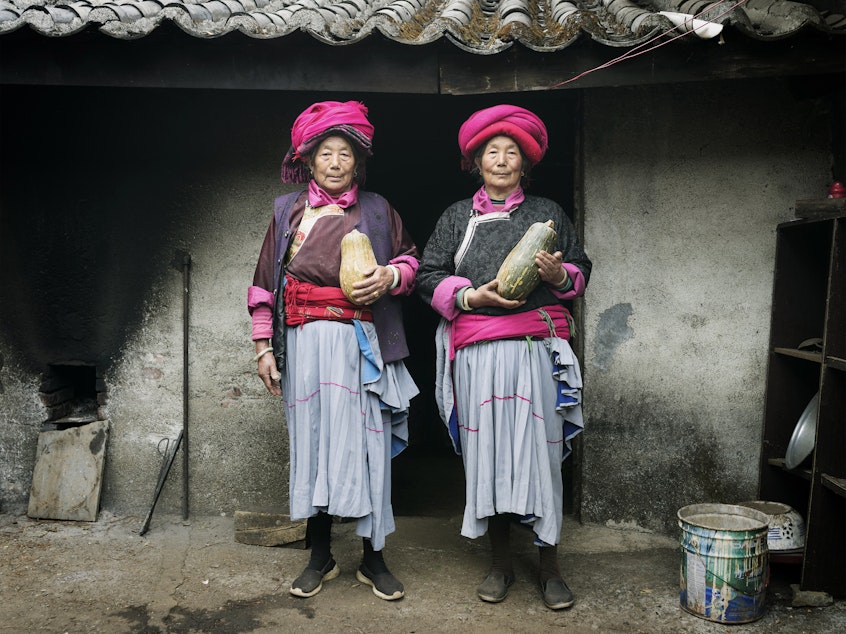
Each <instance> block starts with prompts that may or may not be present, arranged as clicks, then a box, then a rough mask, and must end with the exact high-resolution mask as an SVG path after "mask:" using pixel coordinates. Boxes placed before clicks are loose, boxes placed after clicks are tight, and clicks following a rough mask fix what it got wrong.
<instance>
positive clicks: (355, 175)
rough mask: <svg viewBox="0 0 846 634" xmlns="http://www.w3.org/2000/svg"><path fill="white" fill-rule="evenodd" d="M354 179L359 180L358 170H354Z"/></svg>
mask: <svg viewBox="0 0 846 634" xmlns="http://www.w3.org/2000/svg"><path fill="white" fill-rule="evenodd" d="M353 178H358V169H354V170H353Z"/></svg>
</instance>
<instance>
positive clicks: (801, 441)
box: [784, 392, 820, 469]
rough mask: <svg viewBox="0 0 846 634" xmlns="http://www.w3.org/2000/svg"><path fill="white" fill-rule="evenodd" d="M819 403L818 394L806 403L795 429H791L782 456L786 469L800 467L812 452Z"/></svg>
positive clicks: (815, 437) (815, 435)
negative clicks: (791, 432) (788, 440)
mask: <svg viewBox="0 0 846 634" xmlns="http://www.w3.org/2000/svg"><path fill="white" fill-rule="evenodd" d="M819 403H820V393H819V392H817V393H816V394H814V397H813V398H812V399H811V400H810V401H808V404H807V405H806V406H805V410H804V411H803V412H802V415H801V416H800V417H799V421H798V422H797V423H796V427H794V428H793V435H792V436H791V437H790V442H789V443H788V445H787V452H786V453H785V455H784V466H785V467H787V468H788V469H795V468H796V467H798V466H799V465H801V464H802V463H803V462H805V460H806V459H807V457H808V456H810V455H811V453H812V452H813V451H814V443H815V442H816V439H817V410H818V408H819Z"/></svg>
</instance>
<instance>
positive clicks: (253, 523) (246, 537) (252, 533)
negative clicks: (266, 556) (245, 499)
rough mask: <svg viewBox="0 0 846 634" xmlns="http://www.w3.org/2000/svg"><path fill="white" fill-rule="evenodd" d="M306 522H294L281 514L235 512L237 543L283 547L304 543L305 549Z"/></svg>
mask: <svg viewBox="0 0 846 634" xmlns="http://www.w3.org/2000/svg"><path fill="white" fill-rule="evenodd" d="M305 536H306V522H305V520H300V521H297V522H292V521H291V518H290V516H288V515H283V514H280V513H254V512H251V511H235V541H236V542H239V543H241V544H251V545H254V546H283V545H285V544H294V543H297V542H303V548H305V542H304V540H305Z"/></svg>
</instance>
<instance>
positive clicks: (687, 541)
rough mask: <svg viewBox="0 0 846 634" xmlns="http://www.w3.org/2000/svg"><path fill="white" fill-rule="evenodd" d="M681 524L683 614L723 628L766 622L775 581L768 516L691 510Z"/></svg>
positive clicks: (725, 508) (727, 509)
mask: <svg viewBox="0 0 846 634" xmlns="http://www.w3.org/2000/svg"><path fill="white" fill-rule="evenodd" d="M678 518H679V528H681V540H680V542H681V567H680V575H679V576H680V591H679V602H680V604H681V607H682V609H684V610H686V611H687V612H690V613H691V614H694V615H696V616H698V617H701V618H703V619H708V620H709V621H717V622H720V623H749V622H750V621H755V620H757V619H759V618H761V617H762V616H763V614H764V599H765V595H766V590H767V584H768V583H769V578H770V575H769V559H768V556H767V555H768V550H767V528H768V526H767V524H768V522H769V518H768V517H767V515H766V514H764V513H761V512H760V511H756V510H755V509H752V508H748V507H744V506H735V505H731V504H691V505H690V506H685V507H684V508H682V509H679V512H678Z"/></svg>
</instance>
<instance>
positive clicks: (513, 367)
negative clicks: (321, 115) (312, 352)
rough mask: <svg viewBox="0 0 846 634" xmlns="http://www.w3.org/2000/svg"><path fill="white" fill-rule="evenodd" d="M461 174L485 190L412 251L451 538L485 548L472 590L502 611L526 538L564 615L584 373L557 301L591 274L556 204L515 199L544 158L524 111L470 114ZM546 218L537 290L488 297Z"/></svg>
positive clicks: (533, 120) (548, 599) (543, 143)
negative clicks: (521, 538) (462, 498)
mask: <svg viewBox="0 0 846 634" xmlns="http://www.w3.org/2000/svg"><path fill="white" fill-rule="evenodd" d="M458 143H459V147H460V149H461V153H462V155H463V159H464V160H463V164H464V166H465V168H467V169H472V170H473V171H478V173H479V174H480V175H481V178H482V181H483V185H482V187H481V188H480V189H479V190H478V191H477V192H476V193H475V195H474V196H473V197H472V198H469V199H467V200H462V201H459V202H457V203H455V204H453V205H452V206H450V207H449V208H448V209H447V210H446V211H445V212H444V213H443V215H442V216H441V218H440V219H439V220H438V223H437V226H436V227H435V231H434V232H433V234H432V236H431V237H430V238H429V241H428V243H427V244H426V247H425V249H424V251H423V261H422V263H421V265H420V270H419V271H418V273H417V287H418V291H419V293H420V295H421V297H422V298H423V299H424V300H425V301H426V302H428V303H429V304H431V306H432V308H434V309H435V310H436V311H437V312H438V313H439V314H440V315H441V321H440V325H439V327H438V330H437V333H436V338H435V343H436V349H437V353H438V363H437V369H438V371H437V386H436V387H437V391H436V399H437V401H438V407H439V409H440V413H441V416H442V418H443V420H444V422H445V423H446V425H447V428H448V431H449V433H450V437H451V438H452V441H453V445H454V447H455V450H456V452H457V453H459V454H461V455H462V458H463V461H464V471H465V475H466V478H465V480H466V506H465V511H464V520H463V523H462V527H461V534H462V535H464V536H466V537H471V538H475V537H480V536H482V535H484V534H485V533H486V532H487V533H488V536H489V538H490V543H491V549H492V553H493V562H492V565H491V569H490V572H489V574H488V575H487V577H486V578H485V579H484V580H483V581H482V583H481V585H479V587H478V589H477V593H478V596H479V598H481V599H482V600H483V601H488V602H492V603H496V602H499V601H502V600H503V599H505V597H506V596H507V594H508V588H509V586H510V585H511V584H512V583H513V581H514V569H513V566H512V557H511V548H510V526H511V524H512V523H513V522H520V523H522V524H524V525H526V526H531V529H532V531H533V532H534V539H535V543H536V544H537V546H538V548H539V557H540V561H539V581H540V586H541V592H542V595H543V600H544V603H545V604H546V605H547V606H548V607H549V608H551V609H561V608H566V607H569V606H571V605H572V604H573V602H574V600H575V599H574V596H573V593H572V592H571V591H570V589H569V588H568V587H567V584H566V583H565V582H564V579H563V578H562V575H561V571H560V569H559V565H558V554H557V544H558V542H559V539H560V534H561V525H562V515H563V507H562V503H563V495H564V493H563V483H562V475H561V462H562V460H564V458H566V457H567V455H568V454H569V453H570V441H571V440H572V438H573V437H574V436H575V435H576V434H578V433H579V432H580V431H581V429H582V427H583V423H582V416H581V375H580V372H579V365H578V362H577V360H576V357H575V355H574V354H573V351H572V349H571V348H570V345H569V343H568V341H569V339H570V333H571V331H572V328H571V323H572V320H571V318H570V313H569V312H568V310H567V308H566V306H565V302H567V300H570V299H572V298H574V297H578V296H580V295H582V294H583V293H584V291H585V286H586V285H587V282H588V278H589V276H590V271H591V262H590V260H589V259H588V257H587V256H586V255H585V252H584V251H583V250H582V247H581V245H580V244H579V240H578V238H577V236H576V232H575V230H574V229H573V225H572V223H571V222H570V220H569V219H568V218H567V216H566V215H565V213H564V210H563V209H562V208H561V206H560V205H558V204H557V203H555V202H553V201H551V200H548V199H545V198H540V197H536V196H531V195H528V194H526V193H525V192H524V187H525V186H526V182H527V179H528V174H529V170H530V169H531V168H532V166H534V165H535V164H537V163H538V161H540V160H541V158H542V157H543V155H544V153H545V152H546V149H547V131H546V127H545V126H544V124H543V122H542V121H541V120H540V119H539V118H538V117H537V116H536V115H535V114H534V113H532V112H530V111H528V110H526V109H524V108H520V107H517V106H511V105H499V106H494V107H492V108H486V109H484V110H480V111H478V112H476V113H474V114H473V115H472V116H471V117H470V118H469V119H468V120H467V121H466V122H465V123H464V124H463V125H462V126H461V129H460V130H459V133H458ZM547 220H553V221H554V223H555V230H556V232H557V239H556V243H555V247H554V249H553V250H552V253H548V252H546V251H541V252H540V253H539V254H538V255H537V257H536V260H535V264H536V266H537V267H538V271H539V274H540V279H541V283H540V284H539V285H538V286H537V288H536V289H535V290H534V291H532V292H531V293H530V294H529V295H528V297H527V298H526V299H525V300H523V301H517V300H506V299H504V298H503V297H501V296H500V295H499V293H498V292H497V281H496V279H495V278H496V275H497V271H498V269H499V266H500V264H501V263H502V261H503V260H504V259H505V257H506V256H507V255H508V253H509V251H510V250H511V249H512V247H514V245H515V244H516V243H517V242H518V241H519V239H520V238H521V237H522V236H523V234H524V233H525V231H526V230H527V229H528V228H529V226H530V225H532V224H533V223H535V222H546V221H547Z"/></svg>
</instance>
